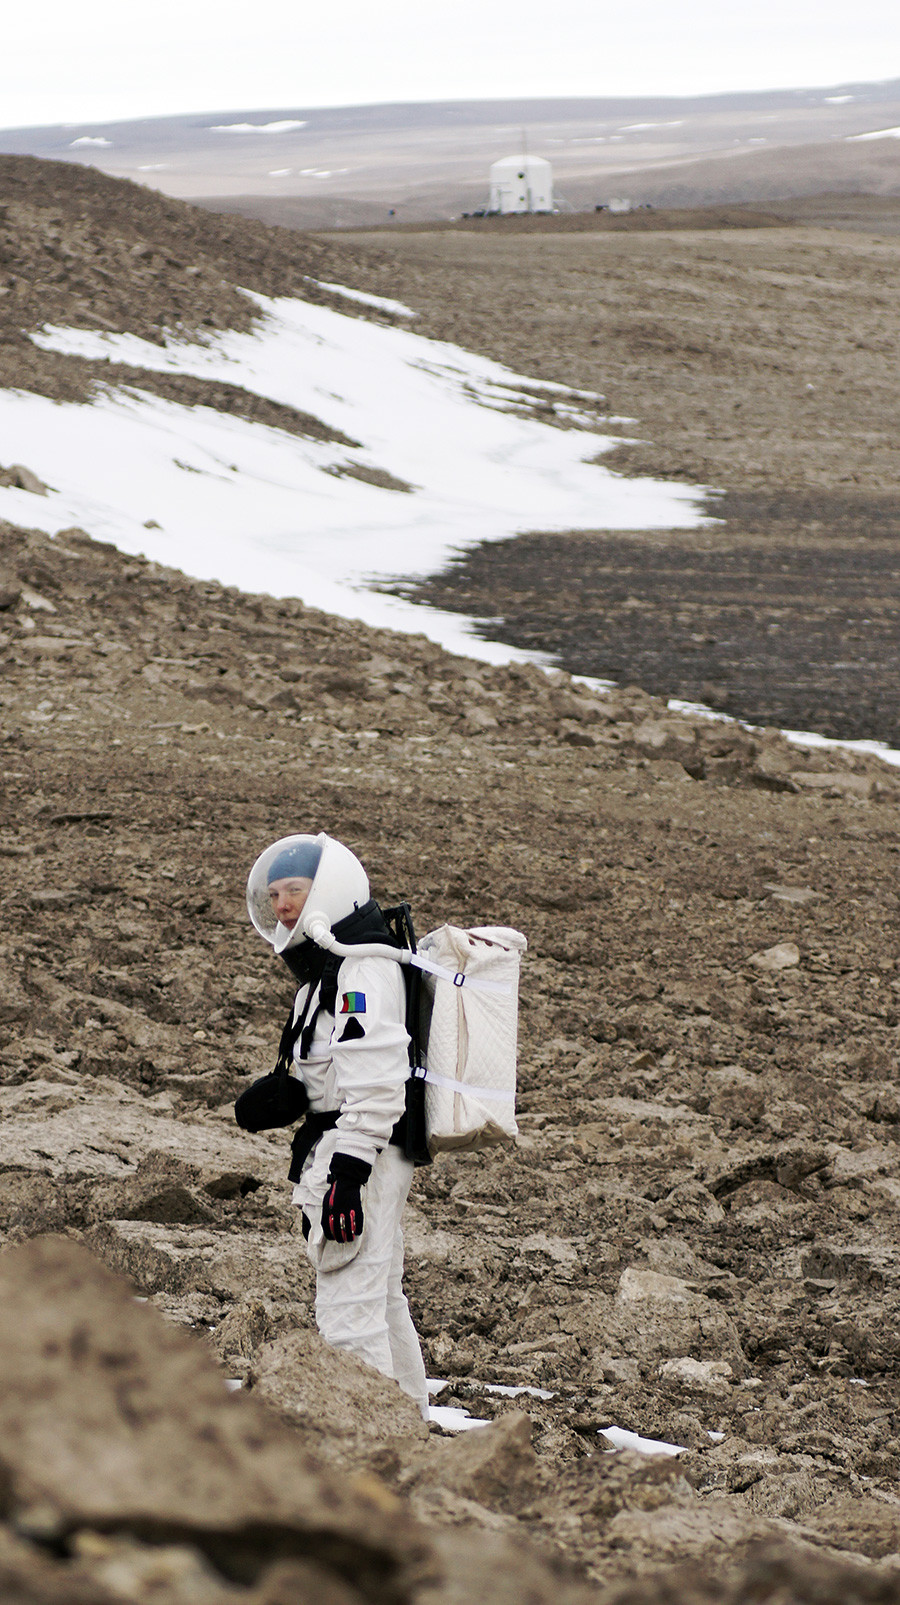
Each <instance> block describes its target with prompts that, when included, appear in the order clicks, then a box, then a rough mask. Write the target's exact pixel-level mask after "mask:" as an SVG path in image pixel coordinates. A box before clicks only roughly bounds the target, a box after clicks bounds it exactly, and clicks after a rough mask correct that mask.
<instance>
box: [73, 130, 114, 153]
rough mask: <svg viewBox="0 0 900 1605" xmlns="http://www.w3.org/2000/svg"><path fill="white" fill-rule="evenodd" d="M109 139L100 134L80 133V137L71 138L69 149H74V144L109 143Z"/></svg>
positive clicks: (110, 141)
mask: <svg viewBox="0 0 900 1605" xmlns="http://www.w3.org/2000/svg"><path fill="white" fill-rule="evenodd" d="M111 144H112V140H111V139H104V138H103V135H102V134H97V135H94V134H82V136H81V138H80V139H71V140H70V141H69V149H70V150H74V149H75V147H76V145H111Z"/></svg>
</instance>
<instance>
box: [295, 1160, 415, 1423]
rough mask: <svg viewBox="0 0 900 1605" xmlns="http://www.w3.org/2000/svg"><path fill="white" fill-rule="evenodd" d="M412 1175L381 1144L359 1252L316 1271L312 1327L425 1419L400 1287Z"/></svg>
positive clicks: (404, 1163)
mask: <svg viewBox="0 0 900 1605" xmlns="http://www.w3.org/2000/svg"><path fill="white" fill-rule="evenodd" d="M412 1178H413V1166H412V1165H411V1164H410V1162H409V1160H408V1159H405V1158H404V1157H403V1155H402V1154H401V1152H400V1150H399V1148H395V1147H391V1146H388V1147H387V1148H384V1149H383V1150H382V1152H381V1153H380V1154H379V1156H378V1158H377V1160H376V1161H375V1165H374V1166H373V1169H372V1174H371V1176H370V1177H369V1181H368V1183H367V1185H366V1192H365V1201H364V1207H365V1228H364V1231H363V1234H362V1238H361V1239H360V1245H359V1251H358V1253H356V1254H355V1255H354V1257H353V1258H352V1259H351V1260H348V1261H347V1262H346V1263H345V1264H342V1265H339V1266H337V1267H336V1268H335V1269H333V1270H323V1269H321V1268H320V1269H319V1270H318V1272H317V1274H316V1325H317V1326H318V1328H319V1331H320V1332H321V1334H322V1336H323V1338H324V1339H325V1341H326V1343H331V1344H333V1346H334V1347H335V1348H337V1349H348V1350H349V1352H350V1353H351V1354H355V1355H357V1357H358V1358H359V1359H360V1360H365V1361H366V1363H367V1364H368V1365H371V1366H374V1368H375V1370H376V1371H381V1373H382V1374H383V1375H384V1376H388V1377H393V1378H394V1380H395V1381H396V1382H398V1383H399V1384H400V1387H401V1388H402V1389H403V1391H404V1392H405V1393H408V1394H410V1395H411V1397H412V1398H414V1399H415V1401H416V1403H417V1404H418V1405H419V1406H420V1408H421V1409H422V1412H423V1414H424V1415H426V1416H427V1411H428V1389H427V1387H426V1383H425V1366H424V1364H423V1361H422V1351H421V1349H420V1347H419V1339H418V1337H417V1335H416V1329H415V1327H414V1326H413V1323H412V1316H411V1315H410V1313H409V1305H408V1304H407V1302H406V1295H405V1293H404V1292H403V1285H402V1282H403V1233H402V1231H401V1229H400V1219H401V1216H402V1214H403V1207H404V1205H405V1203H406V1199H407V1196H408V1194H409V1189H410V1184H411V1182H412Z"/></svg>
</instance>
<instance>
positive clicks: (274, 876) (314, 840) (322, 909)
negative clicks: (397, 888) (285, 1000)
mask: <svg viewBox="0 0 900 1605" xmlns="http://www.w3.org/2000/svg"><path fill="white" fill-rule="evenodd" d="M294 878H297V879H303V880H310V881H312V885H311V887H310V889H309V895H308V897H307V899H306V903H305V905H304V908H303V912H302V914H301V915H300V918H299V919H298V921H297V923H296V925H295V926H294V929H293V930H292V931H290V930H288V928H287V926H286V925H282V924H281V921H280V920H278V919H276V917H275V912H274V909H273V908H272V900H271V897H270V895H269V887H270V885H271V884H272V882H273V881H277V880H288V879H294ZM368 900H369V877H368V876H367V874H366V872H365V870H364V869H363V867H362V864H361V863H360V861H359V859H358V858H356V857H355V855H354V854H353V853H351V851H350V849H349V847H345V846H344V845H343V843H342V842H339V841H335V839H334V837H333V836H326V834H325V832H324V831H320V832H319V835H318V836H282V837H281V839H280V840H279V841H277V842H273V843H272V845H271V847H267V848H266V850H265V852H263V853H260V855H259V857H258V859H257V860H256V863H255V864H254V865H253V868H252V869H251V871H250V875H249V878H248V881H247V910H248V912H249V915H250V918H251V920H252V922H253V924H254V926H255V928H256V930H258V931H259V934H260V936H263V937H265V939H266V941H267V942H270V943H271V944H272V947H273V948H274V949H275V952H276V953H283V952H284V951H285V949H286V948H289V947H295V946H296V945H297V944H298V943H300V942H302V941H304V940H306V939H307V938H309V937H311V936H312V937H313V939H315V938H314V932H315V931H317V930H318V931H321V930H322V928H323V926H324V927H326V928H327V929H328V930H329V931H330V930H331V927H332V926H333V925H336V924H337V922H338V920H342V919H345V918H346V916H347V915H348V914H352V913H353V910H354V909H355V908H360V907H361V906H362V904H363V903H367V902H368Z"/></svg>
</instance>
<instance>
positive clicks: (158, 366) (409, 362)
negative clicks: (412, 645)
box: [0, 295, 704, 662]
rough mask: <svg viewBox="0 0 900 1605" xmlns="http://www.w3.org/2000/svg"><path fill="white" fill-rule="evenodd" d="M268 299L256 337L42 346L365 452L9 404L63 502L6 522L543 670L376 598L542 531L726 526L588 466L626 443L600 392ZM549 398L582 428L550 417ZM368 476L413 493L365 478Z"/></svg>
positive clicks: (2, 434) (29, 502)
mask: <svg viewBox="0 0 900 1605" xmlns="http://www.w3.org/2000/svg"><path fill="white" fill-rule="evenodd" d="M251 299H252V300H253V301H254V302H255V303H256V305H257V307H258V308H259V311H260V314H261V316H260V320H259V322H258V324H257V326H256V328H255V330H254V332H252V333H248V334H239V333H234V332H226V333H216V334H213V335H211V336H210V337H209V339H208V341H205V342H204V343H200V342H198V341H196V340H191V341H189V340H187V339H185V338H183V337H182V338H179V337H178V335H177V334H170V335H169V336H168V338H167V339H166V341H165V344H164V345H155V344H152V343H151V342H149V341H145V340H142V339H139V338H137V337H136V336H132V335H121V334H107V333H103V332H96V331H93V330H85V329H61V328H45V329H44V330H43V331H42V332H41V333H40V334H38V335H35V336H34V337H33V338H34V339H35V341H36V343H37V344H39V345H40V346H42V347H44V348H45V349H49V350H52V351H57V352H62V353H72V354H75V355H78V356H81V357H85V358H88V359H90V360H92V361H94V362H96V364H97V375H98V380H101V381H102V378H103V372H104V366H105V364H106V362H107V360H109V361H111V362H126V363H129V364H132V365H137V366H140V367H143V368H149V369H154V370H156V371H159V372H162V373H171V374H190V375H193V376H196V377H198V378H200V379H210V380H225V381H227V382H229V383H231V384H234V385H240V386H241V387H242V388H244V389H246V390H248V391H252V392H254V393H256V394H258V395H260V396H265V397H268V398H270V399H271V400H274V401H277V402H280V403H286V404H288V405H290V406H293V407H296V408H299V409H301V410H303V411H304V412H307V413H311V414H312V415H313V416H314V417H316V418H318V419H320V420H321V421H322V422H323V423H325V424H326V425H328V426H329V428H331V429H334V430H340V431H341V432H342V433H343V434H344V435H346V436H349V437H350V439H352V440H353V441H356V442H359V445H358V446H354V447H342V446H335V445H329V444H326V443H323V442H320V441H317V440H308V439H301V438H298V437H297V436H294V435H291V434H288V433H286V432H285V431H283V430H280V429H274V428H270V427H267V426H265V425H262V424H259V423H251V422H246V421H244V420H242V419H240V418H236V417H233V416H230V415H224V414H222V413H219V412H216V411H214V410H213V409H211V408H206V407H188V406H182V405H178V404H175V403H173V402H169V401H164V400H161V399H160V398H159V397H156V396H153V395H152V394H150V393H149V392H146V391H140V390H139V389H129V390H128V391H123V390H121V389H115V388H113V387H111V386H110V387H109V388H106V389H103V388H101V389H100V391H99V393H98V395H97V398H96V399H95V400H94V401H93V402H92V403H90V404H71V403H60V402H54V401H50V400H48V399H46V398H44V397H42V396H38V395H33V394H30V393H23V392H13V391H0V461H2V462H3V463H5V464H9V463H14V462H18V463H24V464H25V465H26V466H27V467H28V468H30V469H31V470H32V471H33V472H34V473H36V474H37V475H38V476H39V477H40V478H41V479H42V480H43V481H44V483H45V484H46V485H47V486H49V487H50V490H49V493H48V495H47V496H45V497H40V496H36V495H34V494H30V493H28V492H26V491H21V490H17V489H0V518H6V519H9V520H10V521H11V522H14V523H18V524H24V525H26V526H29V525H30V526H32V527H37V528H40V529H43V530H45V531H46V532H47V533H50V534H53V533H55V532H56V531H58V530H60V529H62V528H64V527H66V526H71V525H79V526H81V527H82V528H84V529H86V530H87V531H88V532H89V533H90V534H91V535H93V536H96V537H97V538H98V539H101V540H108V541H111V542H113V543H114V544H115V545H116V546H118V547H119V548H121V549H122V550H123V551H125V552H129V553H143V554H145V555H146V556H147V557H149V558H151V559H154V560H156V561H158V562H161V563H166V564H171V565H174V566H175V567H177V568H180V569H183V570H185V571H186V572H188V573H190V574H192V575H194V576H196V577H198V578H201V579H216V580H220V581H222V582H223V583H225V584H227V585H237V586H240V587H241V588H242V589H244V590H248V591H267V592H269V593H271V594H273V595H276V596H296V597H300V598H301V599H302V600H303V601H304V602H306V603H308V604H310V605H311V606H314V607H320V608H324V609H325V610H327V611H328V612H330V613H335V614H340V615H342V616H344V617H350V618H359V619H363V620H364V621H365V622H367V623H369V624H375V625H384V626H388V627H391V628H394V629H401V630H406V631H418V632H421V633H424V634H425V635H427V636H429V637H430V638H431V639H432V640H435V641H438V642H440V643H441V644H442V645H444V646H447V647H449V648H450V649H451V650H454V651H458V652H464V653H469V654H470V655H475V656H480V657H482V658H487V659H489V660H491V661H494V662H508V661H510V659H512V658H515V657H516V656H519V657H523V656H525V654H521V653H520V654H517V653H516V652H515V650H514V649H511V648H509V647H505V646H500V645H499V644H497V645H491V644H489V643H483V642H479V641H477V639H476V638H475V637H474V636H473V635H471V634H470V633H469V631H468V624H467V621H466V620H465V619H463V618H461V617H459V616H454V615H447V614H440V613H437V612H435V611H434V610H432V609H429V608H425V607H422V606H416V605H414V604H412V603H410V602H407V601H404V600H402V599H400V598H395V597H388V596H383V595H381V594H379V593H378V592H377V591H372V590H370V589H367V587H368V586H369V585H371V584H372V583H377V582H378V581H384V580H388V579H391V578H398V577H408V576H411V575H424V574H428V573H433V572H435V571H436V570H438V569H440V568H442V567H443V566H444V565H445V563H446V562H447V560H448V558H449V557H450V555H451V554H452V553H453V552H454V550H457V549H459V548H460V547H463V546H466V545H469V544H472V543H474V542H476V541H481V540H499V539H502V538H504V537H506V536H512V535H515V534H517V533H520V532H522V531H525V530H566V529H579V528H580V529H590V528H598V529H621V530H639V529H649V528H672V527H679V528H690V527H694V526H696V525H698V524H700V523H702V522H704V520H703V519H702V516H701V514H700V511H699V505H698V504H699V498H700V496H701V495H702V491H701V490H699V489H697V490H694V489H692V488H690V487H687V486H682V485H669V484H664V483H660V482H656V481H653V480H634V479H624V478H620V477H618V476H617V475H615V474H613V473H611V472H610V471H609V470H608V469H605V468H603V467H601V466H598V465H597V464H592V463H589V462H588V461H586V459H587V458H589V457H595V456H596V455H597V454H598V453H599V452H602V451H603V450H604V449H606V448H608V447H609V446H612V445H614V444H617V443H618V438H620V437H618V438H614V437H610V436H604V435H601V434H598V433H597V432H596V431H595V429H594V428H587V427H579V426H578V425H579V423H580V424H582V425H587V424H588V423H593V422H594V420H593V417H588V416H587V415H585V414H584V404H585V401H589V400H590V399H592V398H591V397H590V396H588V395H587V394H586V393H585V392H577V391H570V390H566V388H565V387H564V386H561V385H541V384H540V383H539V382H537V381H533V380H529V379H523V378H520V377H518V376H516V375H515V374H513V373H511V372H510V371H509V370H508V369H506V368H504V367H501V366H500V365H499V364H497V363H494V362H490V361H487V360H485V359H483V358H480V357H476V356H472V355H471V354H469V353H467V352H464V351H462V350H460V349H458V348H457V347H455V346H451V345H447V344H442V343H439V342H436V341H433V340H427V339H425V338H424V337H422V336H421V335H417V334H414V333H412V332H411V331H409V330H407V329H405V328H396V327H393V326H385V325H384V324H379V323H373V322H370V321H367V320H365V319H363V318H360V317H356V316H352V315H347V314H345V313H341V312H337V311H334V310H333V309H330V308H324V307H320V306H314V305H311V304H309V303H308V302H305V301H301V300H294V299H282V300H277V301H276V300H267V299H265V298H263V297H261V296H258V295H253V296H252V297H251ZM522 387H527V393H523V389H522ZM536 398H537V399H539V400H540V401H541V402H542V404H546V403H547V402H548V401H549V402H551V403H552V404H554V405H555V406H557V407H558V409H559V414H560V416H561V417H563V418H564V419H565V420H567V421H568V422H569V423H574V424H575V427H570V428H566V429H561V428H555V427H553V426H550V425H547V424H545V423H542V422H538V421H536V420H535V419H534V418H533V417H530V416H528V415H527V409H529V408H531V407H532V406H533V404H534V401H535V399H536ZM360 469H361V470H363V471H364V472H365V471H373V470H381V471H385V472H386V473H387V474H389V475H391V476H393V477H394V479H395V480H399V481H403V482H405V483H406V484H408V485H409V486H411V487H412V488H411V489H410V490H409V491H404V490H402V489H386V488H383V487H382V486H381V485H373V484H371V483H366V482H362V481H360V480H359V479H357V478H353V477H345V476H346V473H347V471H348V470H349V471H350V472H351V473H353V472H355V471H357V470H360ZM342 476H344V477H342ZM150 521H152V522H153V523H155V524H156V525H158V526H160V527H159V528H155V527H149V528H148V527H147V525H148V522H150Z"/></svg>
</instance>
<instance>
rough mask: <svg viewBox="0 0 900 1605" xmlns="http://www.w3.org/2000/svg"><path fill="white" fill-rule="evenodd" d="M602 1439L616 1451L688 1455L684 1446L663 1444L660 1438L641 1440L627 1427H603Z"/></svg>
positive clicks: (640, 1453)
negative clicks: (630, 1450) (628, 1450)
mask: <svg viewBox="0 0 900 1605" xmlns="http://www.w3.org/2000/svg"><path fill="white" fill-rule="evenodd" d="M600 1436H601V1438H605V1439H606V1441H607V1443H610V1444H612V1447H613V1448H614V1449H632V1450H634V1452H635V1453H636V1454H639V1455H686V1454H687V1453H688V1451H687V1449H686V1447H685V1446H684V1444H678V1443H663V1441H662V1439H660V1438H641V1437H640V1436H639V1435H638V1433H636V1432H629V1431H628V1429H627V1428H626V1427H601V1428H600Z"/></svg>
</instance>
